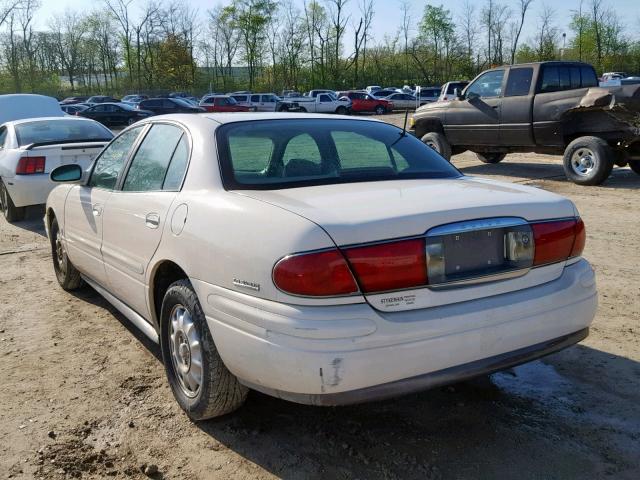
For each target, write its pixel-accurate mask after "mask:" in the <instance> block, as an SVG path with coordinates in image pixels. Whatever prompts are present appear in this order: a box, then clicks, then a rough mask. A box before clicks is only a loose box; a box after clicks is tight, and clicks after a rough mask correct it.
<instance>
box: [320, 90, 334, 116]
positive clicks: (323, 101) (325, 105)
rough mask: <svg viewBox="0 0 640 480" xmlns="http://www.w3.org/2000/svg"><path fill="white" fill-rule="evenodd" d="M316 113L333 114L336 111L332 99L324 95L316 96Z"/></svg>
mask: <svg viewBox="0 0 640 480" xmlns="http://www.w3.org/2000/svg"><path fill="white" fill-rule="evenodd" d="M316 102H317V103H316V112H317V113H333V112H334V111H335V109H336V106H335V104H334V103H333V100H332V98H331V97H330V96H329V95H327V94H326V93H322V94H320V95H318V98H317V99H316Z"/></svg>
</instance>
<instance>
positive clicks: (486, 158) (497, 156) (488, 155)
mask: <svg viewBox="0 0 640 480" xmlns="http://www.w3.org/2000/svg"><path fill="white" fill-rule="evenodd" d="M506 156H507V154H506V153H500V152H483V153H476V157H478V160H480V161H481V162H482V163H500V162H501V161H502V160H504V157H506Z"/></svg>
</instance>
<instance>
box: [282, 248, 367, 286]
mask: <svg viewBox="0 0 640 480" xmlns="http://www.w3.org/2000/svg"><path fill="white" fill-rule="evenodd" d="M273 282H274V283H275V285H276V286H277V287H278V288H279V289H280V290H282V291H283V292H286V293H290V294H292V295H302V296H309V297H329V296H338V295H349V294H351V293H356V292H358V286H357V285H356V282H355V280H354V279H353V275H352V274H351V270H349V266H348V265H347V262H346V261H345V259H344V257H343V256H342V253H340V251H339V250H338V249H332V250H325V251H322V252H312V253H305V254H300V255H291V256H289V257H285V258H283V259H282V260H280V261H279V262H278V263H276V265H275V267H274V268H273Z"/></svg>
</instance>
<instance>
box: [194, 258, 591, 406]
mask: <svg viewBox="0 0 640 480" xmlns="http://www.w3.org/2000/svg"><path fill="white" fill-rule="evenodd" d="M193 284H194V287H195V288H196V291H197V293H198V296H199V298H200V300H201V303H202V304H203V309H204V310H205V315H206V317H207V322H208V325H209V328H210V330H211V332H212V335H213V338H214V341H215V343H216V346H217V348H218V351H219V353H220V355H221V357H222V359H223V360H224V362H225V364H226V366H227V367H228V368H229V370H230V371H231V372H232V373H233V374H234V375H236V376H237V377H238V378H239V379H240V381H241V382H242V383H244V384H246V385H247V386H249V387H251V388H254V389H256V390H260V391H263V392H265V393H268V394H271V395H273V396H276V397H280V398H284V399H289V400H293V401H296V402H301V403H311V404H317V405H336V404H345V403H354V402H362V401H368V400H375V399H381V398H387V397H389V396H395V395H399V394H402V393H408V392H412V391H416V390H422V389H425V388H430V387H433V386H437V385H442V384H446V383H451V382H455V381H459V380H462V379H465V378H470V377H473V376H477V375H482V374H485V373H489V372H492V371H496V370H500V369H503V368H508V367H510V366H513V365H517V364H519V363H523V362H527V361H530V360H532V359H534V358H538V357H540V356H543V355H547V354H549V353H552V352H555V351H558V350H560V349H562V348H565V347H567V346H569V345H571V344H573V343H576V342H578V341H580V340H581V339H583V338H584V337H585V336H586V335H587V331H588V327H589V325H590V324H591V322H592V320H593V318H594V315H595V311H596V307H597V292H596V287H595V277H594V274H593V270H592V269H591V267H590V265H589V264H588V263H587V262H586V261H584V260H581V261H579V262H577V263H575V264H573V265H571V266H568V267H566V268H565V269H564V271H563V273H562V275H561V276H560V278H558V279H557V280H554V281H552V282H548V283H546V284H543V285H539V286H536V287H532V288H528V289H525V290H520V291H516V292H510V293H505V294H501V295H495V296H492V297H488V298H482V299H478V300H472V301H467V302H462V303H456V304H452V305H444V306H439V307H431V308H424V309H420V310H412V311H409V312H399V313H384V312H378V311H377V310H374V309H373V308H372V307H370V306H369V305H368V304H364V303H359V304H351V305H340V306H331V307H324V306H322V307H303V306H292V305H284V304H279V303H276V302H269V301H266V300H261V299H256V298H255V297H251V296H248V295H243V294H239V293H236V292H231V291H229V290H225V289H222V288H219V287H215V286H212V285H209V284H206V283H204V282H200V281H197V280H194V281H193Z"/></svg>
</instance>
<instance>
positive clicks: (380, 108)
mask: <svg viewBox="0 0 640 480" xmlns="http://www.w3.org/2000/svg"><path fill="white" fill-rule="evenodd" d="M375 112H376V115H384V114H385V113H387V109H386V108H384V107H383V106H382V105H378V106H377V107H376V110H375Z"/></svg>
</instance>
